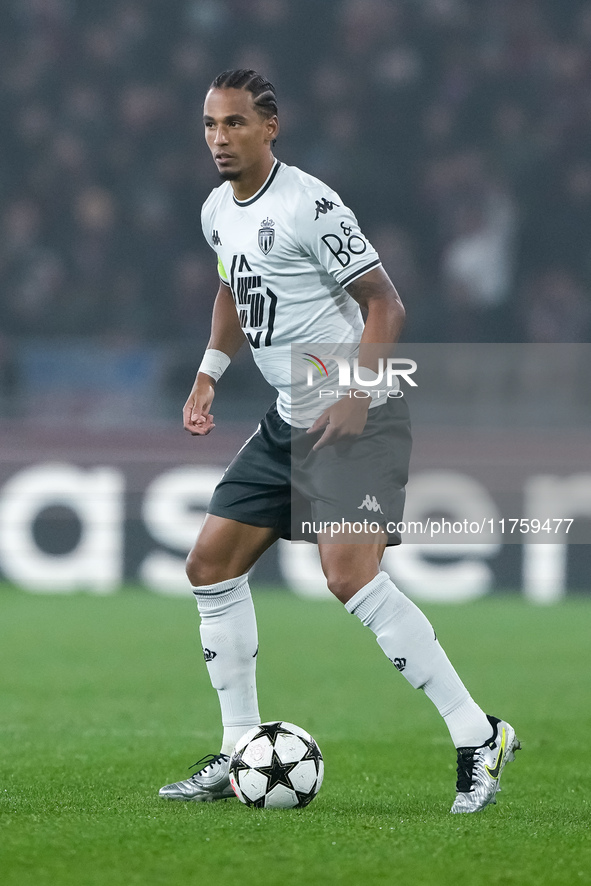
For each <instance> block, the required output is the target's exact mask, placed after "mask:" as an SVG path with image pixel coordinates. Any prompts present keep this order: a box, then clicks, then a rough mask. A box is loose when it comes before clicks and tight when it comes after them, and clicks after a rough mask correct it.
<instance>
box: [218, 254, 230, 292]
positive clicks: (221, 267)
mask: <svg viewBox="0 0 591 886" xmlns="http://www.w3.org/2000/svg"><path fill="white" fill-rule="evenodd" d="M218 274H219V275H220V280H221V281H222V283H225V284H226V286H229V285H230V281H229V279H228V275H227V274H226V269H225V267H224V263H223V261H222V259H221V257H220V256H219V255H218Z"/></svg>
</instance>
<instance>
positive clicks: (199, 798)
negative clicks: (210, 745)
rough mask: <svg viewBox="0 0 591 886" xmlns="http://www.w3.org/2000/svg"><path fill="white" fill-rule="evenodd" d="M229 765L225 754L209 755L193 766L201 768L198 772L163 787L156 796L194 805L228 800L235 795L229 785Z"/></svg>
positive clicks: (228, 759)
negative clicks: (193, 803)
mask: <svg viewBox="0 0 591 886" xmlns="http://www.w3.org/2000/svg"><path fill="white" fill-rule="evenodd" d="M229 763H230V758H229V757H228V756H226V754H209V755H208V756H207V757H203V758H202V759H201V760H198V761H197V763H194V764H193V766H201V769H199V770H198V772H195V773H194V774H193V775H192V776H191V777H190V778H187V779H186V780H185V781H177V782H175V783H174V784H166V785H164V787H163V788H160V790H159V792H158V794H159V796H161V797H165V798H166V799H167V800H193V801H194V802H196V803H203V802H205V803H209V802H211V801H212V800H230V799H231V798H232V797H235V796H236V794H235V793H234V791H233V790H232V785H231V784H230V775H229ZM202 764H204V765H202ZM191 768H193V767H191Z"/></svg>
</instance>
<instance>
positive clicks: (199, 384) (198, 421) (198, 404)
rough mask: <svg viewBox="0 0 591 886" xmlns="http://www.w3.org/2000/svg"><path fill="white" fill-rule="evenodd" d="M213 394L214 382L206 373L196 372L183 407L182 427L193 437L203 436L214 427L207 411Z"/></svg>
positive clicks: (211, 417) (210, 415) (211, 416)
mask: <svg viewBox="0 0 591 886" xmlns="http://www.w3.org/2000/svg"><path fill="white" fill-rule="evenodd" d="M214 395H215V385H214V383H213V382H212V381H211V379H210V378H209V377H208V376H207V375H204V374H203V373H198V375H197V378H196V380H195V384H194V385H193V389H192V391H191V393H190V394H189V398H188V400H187V402H186V403H185V405H184V408H183V427H184V428H185V430H186V431H189V433H190V434H192V435H193V437H205V435H206V434H209V433H210V431H212V430H213V429H214V428H215V424H214V423H213V415H212V414H211V413H210V411H209V410H210V408H211V404H212V402H213V398H214Z"/></svg>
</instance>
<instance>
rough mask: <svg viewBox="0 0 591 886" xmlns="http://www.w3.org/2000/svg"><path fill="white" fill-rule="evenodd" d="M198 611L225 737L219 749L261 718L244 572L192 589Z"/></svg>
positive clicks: (250, 604) (254, 635)
mask: <svg viewBox="0 0 591 886" xmlns="http://www.w3.org/2000/svg"><path fill="white" fill-rule="evenodd" d="M193 593H194V594H195V599H196V600H197V607H198V609H199V614H200V615H201V627H200V633H201V643H202V645H203V656H204V658H205V661H206V662H207V670H208V672H209V678H210V680H211V685H212V686H213V688H214V689H216V690H217V693H218V698H219V700H220V708H221V712H222V724H223V727H224V735H223V739H222V747H221V751H220V753H222V754H230V753H231V751H232V749H233V747H234V745H235V744H236V742H237V741H238V739H239V738H240V737H241V736H242V735H244V733H245V732H247V731H248V730H249V729H250V728H251V727H252V726H257V725H258V724H259V723H260V722H261V718H260V716H259V706H258V700H257V689H256V660H257V652H258V635H257V623H256V617H255V612H254V606H253V602H252V596H251V593H250V588H249V586H248V574H246V575H240V576H239V577H238V578H230V579H228V580H227V581H220V582H217V584H213V585H203V586H201V587H198V588H193Z"/></svg>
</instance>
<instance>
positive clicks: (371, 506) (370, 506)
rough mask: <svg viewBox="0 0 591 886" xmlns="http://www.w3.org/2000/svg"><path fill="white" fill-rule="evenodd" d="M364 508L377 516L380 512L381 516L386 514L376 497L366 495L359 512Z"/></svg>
mask: <svg viewBox="0 0 591 886" xmlns="http://www.w3.org/2000/svg"><path fill="white" fill-rule="evenodd" d="M362 508H367V510H368V511H373V512H374V513H376V514H377V512H378V511H379V512H380V514H383V513H384V512H383V511H382V508H381V506H380V504H379V503H378V500H377V499H376V497H375V495H372V496H370V495H369V494H368V495H366V496H365V498H364V499H363V501H362V502H361V504H360V505H359V507H358V508H357V510H358V511H360V510H361V509H362Z"/></svg>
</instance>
